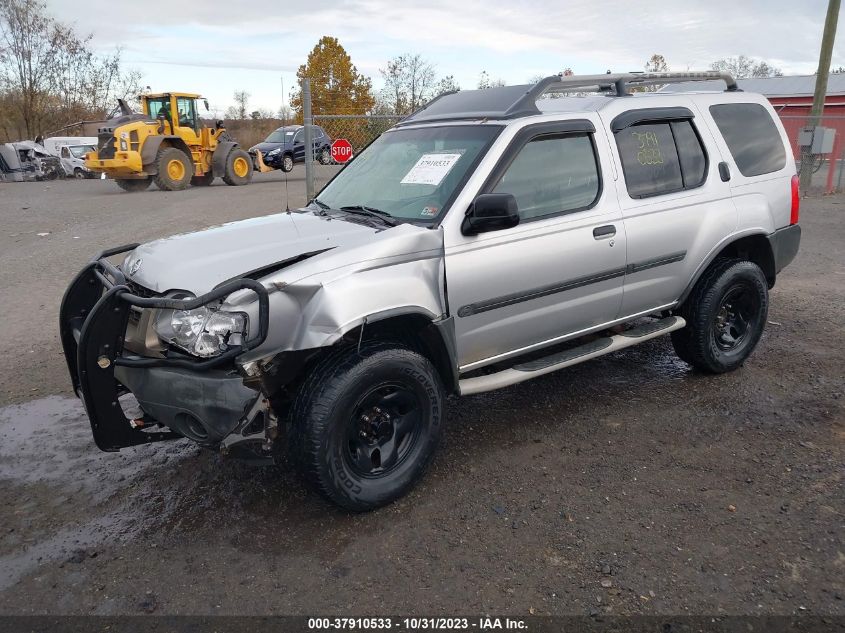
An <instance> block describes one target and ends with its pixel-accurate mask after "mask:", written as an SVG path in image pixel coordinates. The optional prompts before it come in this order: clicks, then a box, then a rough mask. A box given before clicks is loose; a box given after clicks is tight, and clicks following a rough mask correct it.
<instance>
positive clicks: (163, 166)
mask: <svg viewBox="0 0 845 633" xmlns="http://www.w3.org/2000/svg"><path fill="white" fill-rule="evenodd" d="M156 168H157V171H158V173H157V174H156V176H155V183H156V186H157V187H158V188H159V189H161V190H162V191H182V190H183V189H187V188H188V185H189V184H191V178H192V177H193V175H194V165H193V163H192V162H191V159H190V158H189V157H188V155H187V154H185V152H183V151H182V150H181V149H176V148H175V147H163V148H161V149H160V150H158V155H157V156H156Z"/></svg>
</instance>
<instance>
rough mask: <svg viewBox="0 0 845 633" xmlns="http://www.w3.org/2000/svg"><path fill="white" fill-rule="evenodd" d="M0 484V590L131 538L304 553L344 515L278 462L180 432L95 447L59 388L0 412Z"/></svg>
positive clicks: (80, 411)
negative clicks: (246, 457) (244, 457)
mask: <svg viewBox="0 0 845 633" xmlns="http://www.w3.org/2000/svg"><path fill="white" fill-rule="evenodd" d="M0 489H2V491H3V500H4V504H2V505H0V590H3V589H4V588H6V587H9V586H11V585H14V584H15V583H16V582H17V581H18V580H19V579H20V578H22V577H23V576H25V575H27V574H30V573H33V572H35V571H37V568H38V567H39V566H41V565H48V564H61V562H63V561H66V560H68V558H69V557H73V556H75V555H78V553H79V552H80V551H83V552H86V553H90V552H92V551H97V549H102V548H105V547H112V546H117V547H120V546H121V545H122V544H125V543H128V542H130V541H132V540H137V539H140V540H144V541H145V542H154V541H156V540H163V539H167V540H169V541H171V542H174V541H175V542H178V541H179V539H189V540H191V541H195V540H196V539H198V538H208V539H209V540H212V541H213V540H214V539H223V540H225V541H226V542H227V543H229V544H231V545H233V546H235V547H238V548H241V549H244V550H251V551H253V550H258V549H261V550H264V551H267V550H268V549H278V548H279V547H283V548H284V549H297V548H298V549H300V550H302V549H308V548H313V547H315V543H314V541H313V538H312V536H311V535H313V534H314V533H315V530H318V531H319V529H320V526H322V527H323V528H324V527H325V524H326V523H332V522H333V521H334V520H335V519H337V520H338V521H339V523H335V526H336V527H339V528H340V529H339V530H336V532H335V533H334V534H333V535H329V536H327V538H328V539H329V540H332V541H334V542H336V543H337V544H341V543H343V541H344V539H343V534H344V532H345V528H344V526H348V524H349V522H350V521H351V519H349V518H346V517H343V516H339V515H338V511H337V510H336V509H334V508H332V507H329V506H328V505H327V504H325V503H323V502H320V501H317V502H316V503H315V502H314V498H313V496H310V495H308V493H306V492H305V490H304V488H303V486H302V484H301V483H300V482H299V481H298V479H297V478H296V477H295V476H294V474H293V473H292V471H291V470H290V469H289V468H286V467H258V466H255V465H251V464H246V463H242V462H238V461H236V460H231V459H226V458H222V457H221V456H219V455H218V454H216V453H215V452H213V451H209V450H205V449H201V448H199V447H198V446H196V445H195V444H193V443H192V442H190V441H188V440H175V441H169V442H161V443H155V444H150V445H144V446H137V447H133V448H129V449H124V450H122V451H120V452H117V453H105V452H102V451H100V450H99V449H98V448H97V447H96V445H95V444H94V441H93V438H92V436H91V428H90V426H89V422H88V418H87V416H86V414H85V410H84V408H83V406H82V404H81V403H80V402H79V401H78V400H77V399H74V398H68V397H63V396H50V397H47V398H42V399H39V400H33V401H31V402H27V403H23V404H18V405H11V406H6V407H2V408H0ZM309 498H310V501H309ZM303 523H305V524H312V526H313V528H314V529H306V530H302V526H303ZM221 526H226V529H225V530H223V531H221ZM283 535H287V540H286V541H282V540H280V538H279V537H280V536H283ZM280 543H283V545H279V544H280ZM75 552H76V553H77V554H75ZM83 555H86V554H83Z"/></svg>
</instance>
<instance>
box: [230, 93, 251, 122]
mask: <svg viewBox="0 0 845 633" xmlns="http://www.w3.org/2000/svg"><path fill="white" fill-rule="evenodd" d="M249 97H250V94H249V93H248V92H247V91H246V90H235V94H234V99H235V111H236V112H237V114H238V116H237V118H239V119H245V118H246V115H247V108H248V106H249Z"/></svg>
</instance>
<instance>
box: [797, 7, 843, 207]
mask: <svg viewBox="0 0 845 633" xmlns="http://www.w3.org/2000/svg"><path fill="white" fill-rule="evenodd" d="M840 4H841V0H828V3H827V17H826V18H825V20H824V33H823V34H822V47H821V51H819V69H818V71H817V73H816V91H815V93H814V94H813V108H812V109H811V110H810V118H809V119H808V120H807V125H808V126H811V127H816V126H817V125H819V123H821V118H822V112H823V111H824V98H825V96H826V95H827V76H828V74H829V73H830V61H831V59H832V57H833V41H834V40H835V39H836V23H837V22H838V20H839V6H840ZM807 158H809V156H808V157H807ZM811 163H812V161H808V160H802V161H801V189H802V190H803V191H804V192H805V193H807V192H809V190H810V185H811V184H812V182H813V168H812V164H811Z"/></svg>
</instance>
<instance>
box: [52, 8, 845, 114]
mask: <svg viewBox="0 0 845 633" xmlns="http://www.w3.org/2000/svg"><path fill="white" fill-rule="evenodd" d="M47 7H48V10H49V11H50V12H51V13H52V14H53V15H54V16H55V17H57V18H59V19H60V20H62V21H63V22H66V23H71V24H74V25H75V27H76V30H77V31H78V32H79V33H81V34H88V33H91V34H92V35H93V44H94V46H95V48H96V49H98V50H100V51H102V52H104V53H105V52H111V51H113V50H114V48H115V47H116V46H120V47H121V48H122V49H123V58H124V61H125V63H126V65H127V66H130V67H133V68H137V69H138V70H140V71H141V72H142V73H143V80H142V85H143V86H147V85H148V86H150V87H151V88H152V90H153V91H154V92H160V91H167V90H183V91H187V92H198V93H201V94H202V95H204V96H205V97H207V98H208V100H209V102H210V104H211V107H212V110H216V111H218V112H220V113H222V111H223V110H225V109H226V108H227V107H228V106H230V105H232V103H233V98H232V95H233V93H234V92H235V91H236V90H246V91H247V92H248V93H249V94H250V95H251V96H250V103H249V105H250V109H251V110H252V109H258V108H266V109H269V110H271V111H273V112H275V111H278V109H279V107H280V106H281V105H282V104H284V103H287V100H288V96H289V94H290V90H291V87H292V86H293V84H294V82H295V80H296V76H295V73H296V69H297V68H298V67H299V65H300V64H303V63H304V62H305V59H306V57H307V55H308V53H309V51H310V50H311V49H312V48H313V47H314V45H315V44H316V43H317V41H318V40H319V39H320V38H321V37H322V36H323V35H331V36H333V37H337V38H338V39H339V40H340V43H341V44H342V45H343V46H344V48H345V49H346V51H347V53H349V55H350V56H351V58H352V62H353V63H354V64H355V65H356V67H357V68H358V71H359V72H361V73H363V74H364V75H367V76H369V77H371V78H372V80H373V86H374V87H375V88H376V89H379V88H380V87H381V86H382V81H381V77H380V74H379V69H380V68H383V67H384V66H385V64H386V62H387V60H389V59H391V58H392V57H395V56H397V55H400V54H402V53H419V54H421V55H422V56H423V57H424V58H426V59H427V60H428V61H429V62H431V63H432V64H433V65H434V67H435V70H436V72H437V74H438V76H444V75H454V77H455V79H456V80H457V82H458V84H459V85H460V86H461V87H462V88H465V89H467V88H475V87H476V85H477V83H478V78H479V75H480V73H481V71H483V70H486V71H487V72H488V73H489V75H490V77H491V78H493V79H503V80H504V81H505V82H506V83H508V84H519V83H526V82H528V81H529V80H530V79H531V78H532V77H536V76H538V75H544V76H545V75H552V74H556V73H558V72H560V71H562V70H563V69H564V68H567V67H571V68H572V69H573V70H574V71H575V72H576V73H579V74H581V73H584V74H586V73H597V72H605V71H607V70H612V71H614V72H621V71H631V70H642V69H643V65H644V64H645V62H646V61H647V60H648V59H649V57H651V55H652V54H654V53H659V54H661V55H663V56H664V57H665V58H666V60H667V61H668V63H669V67H670V69H671V70H706V69H707V68H708V67H709V65H710V63H711V62H713V61H715V60H716V59H719V58H723V57H731V56H737V55H747V56H749V57H753V58H757V59H765V60H766V61H768V62H769V63H771V64H773V65H775V66H777V67H779V68H781V69H782V70H783V72H784V74H788V75H790V74H812V73H814V72H815V71H816V68H817V66H818V55H819V46H820V43H821V34H822V30H823V26H824V17H825V11H826V7H827V2H826V0H706V1H702V0H699V1H697V2H693V1H689V0H660V1H657V0H558V1H552V0H531V1H524V0H507V1H502V0H484V1H482V0H461V1H460V2H458V1H457V0H451V1H450V0H426V1H425V2H403V1H402V0H338V1H336V2H331V1H326V0H310V1H309V2H307V3H305V2H293V3H288V2H281V1H280V0H249V1H246V2H243V1H239V0H202V1H197V0H175V1H174V0H143V1H139V0H131V1H125V2H124V1H117V2H116V1H115V0H47ZM843 29H845V20H843V19H840V21H839V28H838V33H837V45H836V48H835V50H834V55H833V66H834V67H836V66H839V65H843V66H845V41H843V40H842V36H843V33H842V31H843Z"/></svg>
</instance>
